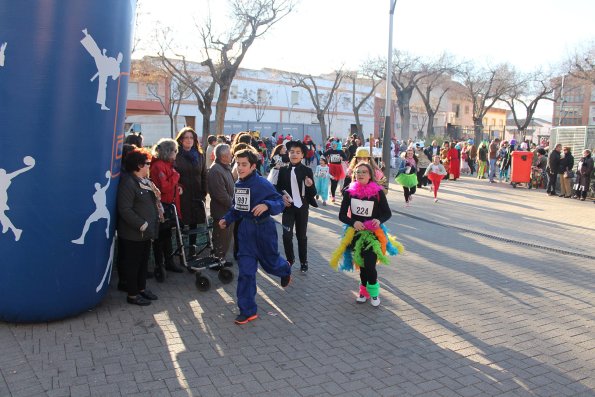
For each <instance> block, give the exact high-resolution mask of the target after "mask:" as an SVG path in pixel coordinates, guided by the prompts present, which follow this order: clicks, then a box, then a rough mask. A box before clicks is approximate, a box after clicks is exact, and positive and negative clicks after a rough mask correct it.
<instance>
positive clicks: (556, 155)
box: [545, 143, 562, 196]
mask: <svg viewBox="0 0 595 397" xmlns="http://www.w3.org/2000/svg"><path fill="white" fill-rule="evenodd" d="M561 151H562V144H560V143H559V144H557V145H556V147H555V148H554V150H552V152H551V153H550V155H549V157H548V159H547V167H546V168H545V172H546V173H547V189H546V192H547V194H548V196H555V195H556V181H557V178H558V171H559V169H560V152H561Z"/></svg>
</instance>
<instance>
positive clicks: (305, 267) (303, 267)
mask: <svg viewBox="0 0 595 397" xmlns="http://www.w3.org/2000/svg"><path fill="white" fill-rule="evenodd" d="M300 271H301V272H302V273H306V272H307V271H308V263H307V262H306V263H302V265H301V266H300Z"/></svg>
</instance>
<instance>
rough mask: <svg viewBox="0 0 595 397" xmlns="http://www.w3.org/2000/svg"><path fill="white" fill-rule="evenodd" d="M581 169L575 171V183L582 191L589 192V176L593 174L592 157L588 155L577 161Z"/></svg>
mask: <svg viewBox="0 0 595 397" xmlns="http://www.w3.org/2000/svg"><path fill="white" fill-rule="evenodd" d="M581 162H582V164H581V168H579V169H577V170H576V183H577V184H578V185H579V187H582V188H583V189H582V190H585V191H589V186H590V185H591V174H592V173H593V167H594V164H593V157H592V155H589V156H588V157H583V158H581V159H580V160H579V163H581Z"/></svg>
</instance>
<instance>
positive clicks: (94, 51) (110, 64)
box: [81, 28, 123, 110]
mask: <svg viewBox="0 0 595 397" xmlns="http://www.w3.org/2000/svg"><path fill="white" fill-rule="evenodd" d="M83 33H84V34H85V37H83V39H82V40H81V44H82V45H83V47H85V49H86V50H87V52H88V53H89V55H91V56H92V57H93V59H94V60H95V66H97V73H95V75H94V76H93V77H91V81H94V80H95V79H96V78H97V77H99V86H98V87H97V103H98V104H99V105H101V110H109V108H108V107H107V106H105V97H106V91H107V78H108V77H111V78H112V80H117V79H118V77H120V64H121V63H122V57H123V55H122V53H121V52H120V53H118V58H117V59H116V58H110V57H108V56H107V55H106V52H107V50H106V49H105V48H104V49H103V51H100V50H99V47H98V46H97V43H96V42H95V40H94V39H93V37H91V35H90V34H88V33H87V29H86V28H85V29H83Z"/></svg>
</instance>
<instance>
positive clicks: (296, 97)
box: [291, 91, 300, 106]
mask: <svg viewBox="0 0 595 397" xmlns="http://www.w3.org/2000/svg"><path fill="white" fill-rule="evenodd" d="M299 104H300V92H299V91H291V105H292V106H293V105H299Z"/></svg>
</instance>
